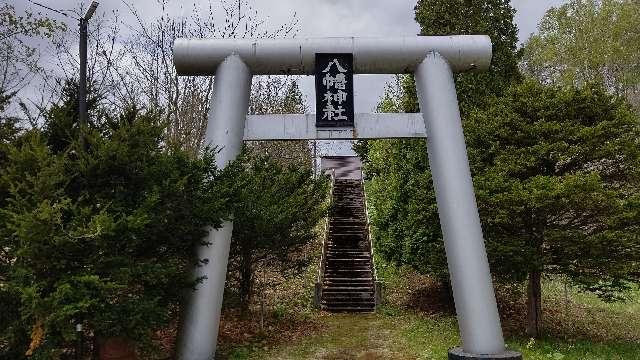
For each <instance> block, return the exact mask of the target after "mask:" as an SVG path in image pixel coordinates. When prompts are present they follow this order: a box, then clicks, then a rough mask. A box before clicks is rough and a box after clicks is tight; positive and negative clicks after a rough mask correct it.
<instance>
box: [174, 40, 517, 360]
mask: <svg viewBox="0 0 640 360" xmlns="http://www.w3.org/2000/svg"><path fill="white" fill-rule="evenodd" d="M491 52H492V45H491V40H490V39H489V37H487V36H481V35H466V36H440V37H422V36H418V37H398V38H321V39H256V40H252V39H198V40H187V39H177V40H176V41H175V43H174V49H173V53H174V65H175V67H176V70H177V72H178V74H180V75H213V74H214V73H215V75H216V79H215V92H214V95H213V99H212V102H211V110H210V114H209V123H208V125H207V141H209V142H210V143H211V144H212V145H215V146H218V147H220V148H221V152H220V153H219V154H218V158H217V159H216V160H217V163H218V165H219V166H220V167H224V166H225V165H226V164H227V163H228V162H229V161H231V160H233V159H234V158H235V157H236V156H237V154H238V152H239V149H240V145H241V141H242V138H243V132H244V124H245V119H246V112H247V107H248V96H249V91H250V80H251V74H253V75H283V74H291V75H295V74H299V75H311V74H313V72H314V65H315V64H314V61H315V54H316V53H352V54H353V59H354V63H353V66H354V73H360V74H362V73H365V74H366V73H369V74H375V73H387V74H397V73H412V72H415V75H416V85H417V90H418V94H419V100H420V105H421V108H422V111H423V119H424V123H425V127H424V128H425V129H426V134H427V135H428V137H429V141H428V152H429V162H430V165H431V170H432V173H433V179H434V186H435V190H436V197H437V203H438V212H439V214H440V222H441V227H442V231H443V236H444V241H445V248H446V253H447V262H448V265H449V272H450V274H451V281H452V286H453V291H454V299H455V304H456V311H457V315H458V325H459V327H460V334H461V336H462V341H463V346H462V348H456V349H453V350H452V351H450V353H449V358H450V359H474V358H487V356H485V355H491V356H490V358H496V359H498V358H500V359H521V356H520V355H519V354H516V353H511V352H506V351H505V346H504V340H503V337H502V330H501V328H500V319H499V317H498V311H497V307H496V302H495V297H494V294H493V286H492V283H491V275H490V272H489V264H488V261H487V254H486V250H485V247H484V240H483V237H482V230H481V228H480V220H479V216H478V211H477V206H476V202H475V195H474V191H473V183H472V180H471V174H470V171H469V165H468V161H467V154H466V147H465V142H464V136H463V133H462V125H461V120H460V113H459V109H458V101H457V98H456V91H455V84H454V81H453V72H462V71H467V70H486V69H488V67H489V65H490V62H491ZM245 64H246V66H245ZM376 119H377V121H381V122H385V123H387V124H388V122H386V120H385V119H384V118H382V117H379V118H376ZM403 119H405V120H406V121H407V122H406V123H407V124H414V125H411V126H412V128H413V129H412V130H411V131H397V129H392V128H391V127H390V130H389V137H393V136H397V134H403V135H409V136H408V137H415V133H416V132H420V129H419V128H417V127H415V122H412V120H411V119H412V118H410V117H409V118H408V117H404V118H403ZM280 123H281V124H284V125H285V128H284V132H279V131H278V132H270V131H268V130H266V131H265V129H264V128H263V127H262V128H261V127H260V126H256V127H255V128H254V129H257V130H259V133H265V134H267V133H269V134H273V133H277V134H276V135H277V136H278V138H279V139H283V138H286V137H287V136H289V135H288V133H287V129H288V126H290V125H287V124H288V123H287V120H286V119H284V120H283V121H281V122H280ZM356 125H358V124H357V123H356ZM359 126H361V127H362V128H366V126H363V125H359ZM294 127H295V126H294ZM307 130H308V129H307ZM307 130H302V131H299V130H296V131H295V134H294V135H292V136H291V138H292V139H293V138H300V137H301V136H302V137H304V136H308V135H305V134H309V133H312V136H318V137H320V136H326V135H321V134H320V131H307ZM384 132H385V130H383V131H373V132H371V131H370V132H369V133H370V134H372V135H375V136H372V137H376V138H384V137H386V136H385V134H384ZM353 134H354V137H355V138H362V136H358V134H357V133H356V132H355V131H353ZM411 134H413V135H411ZM247 135H249V136H247ZM244 136H245V138H247V137H249V138H251V139H252V140H257V139H260V135H259V134H257V136H256V134H255V133H252V132H251V131H250V132H249V134H246V133H244ZM342 136H344V133H340V134H338V135H337V137H338V138H339V137H342ZM329 137H333V135H331V134H330V135H329ZM267 139H269V138H264V140H267ZM232 227H233V226H232V224H231V223H230V222H228V223H225V224H224V225H223V227H222V228H221V229H219V230H211V231H210V233H209V237H208V238H207V239H208V240H209V241H210V242H211V243H212V244H211V245H209V246H205V247H201V248H200V249H199V251H198V254H199V257H200V258H201V259H208V264H206V265H204V266H202V267H199V268H198V269H196V276H203V275H204V276H206V277H207V278H206V279H205V280H204V282H203V283H202V284H200V285H199V287H198V289H197V290H196V291H195V292H194V293H193V295H192V297H191V301H190V302H189V303H188V306H187V308H186V309H185V310H186V311H185V317H184V320H183V325H182V330H181V341H180V345H179V348H178V358H179V359H181V360H209V359H211V358H213V357H214V355H215V349H216V341H217V334H218V326H219V318H220V310H221V306H222V294H223V292H224V282H225V274H226V267H227V260H228V255H229V243H230V239H231V232H232Z"/></svg>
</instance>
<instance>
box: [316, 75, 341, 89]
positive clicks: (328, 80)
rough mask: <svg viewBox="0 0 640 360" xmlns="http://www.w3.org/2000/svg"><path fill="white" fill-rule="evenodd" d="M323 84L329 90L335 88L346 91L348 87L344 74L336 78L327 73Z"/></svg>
mask: <svg viewBox="0 0 640 360" xmlns="http://www.w3.org/2000/svg"><path fill="white" fill-rule="evenodd" d="M322 84H323V85H324V86H325V87H326V88H327V89H329V88H330V87H335V88H336V89H340V90H344V89H346V86H347V77H346V76H344V74H342V73H341V74H338V75H336V76H335V77H333V76H331V75H329V74H328V73H327V74H326V75H325V76H324V78H323V79H322Z"/></svg>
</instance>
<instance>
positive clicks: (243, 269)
mask: <svg viewBox="0 0 640 360" xmlns="http://www.w3.org/2000/svg"><path fill="white" fill-rule="evenodd" d="M252 293H253V268H252V264H251V249H249V246H247V245H243V246H242V248H241V254H240V316H241V317H242V318H245V317H246V316H247V315H248V312H249V305H250V303H251V295H252Z"/></svg>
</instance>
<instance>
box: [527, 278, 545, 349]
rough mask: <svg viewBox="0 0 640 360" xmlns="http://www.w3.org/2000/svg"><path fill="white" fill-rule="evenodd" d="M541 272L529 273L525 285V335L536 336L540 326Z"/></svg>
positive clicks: (538, 333)
mask: <svg viewBox="0 0 640 360" xmlns="http://www.w3.org/2000/svg"><path fill="white" fill-rule="evenodd" d="M541 277H542V273H541V272H540V271H534V272H530V273H529V283H528V285H527V335H529V336H530V337H532V338H537V337H538V336H539V335H540V329H541V327H542V285H541Z"/></svg>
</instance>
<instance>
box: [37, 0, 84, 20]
mask: <svg viewBox="0 0 640 360" xmlns="http://www.w3.org/2000/svg"><path fill="white" fill-rule="evenodd" d="M27 1H28V2H30V3H32V4H34V5H37V6H40V7H43V8H45V9H47V10H50V11H53V12H55V13H58V14H60V15H63V16H66V17H68V18H71V19H75V20H80V18H77V17H74V16H71V15H69V14H67V13H66V12H64V11H62V10H58V9H54V8H51V7H48V6H46V5H43V4H40V3H39V2H35V1H33V0H27Z"/></svg>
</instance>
